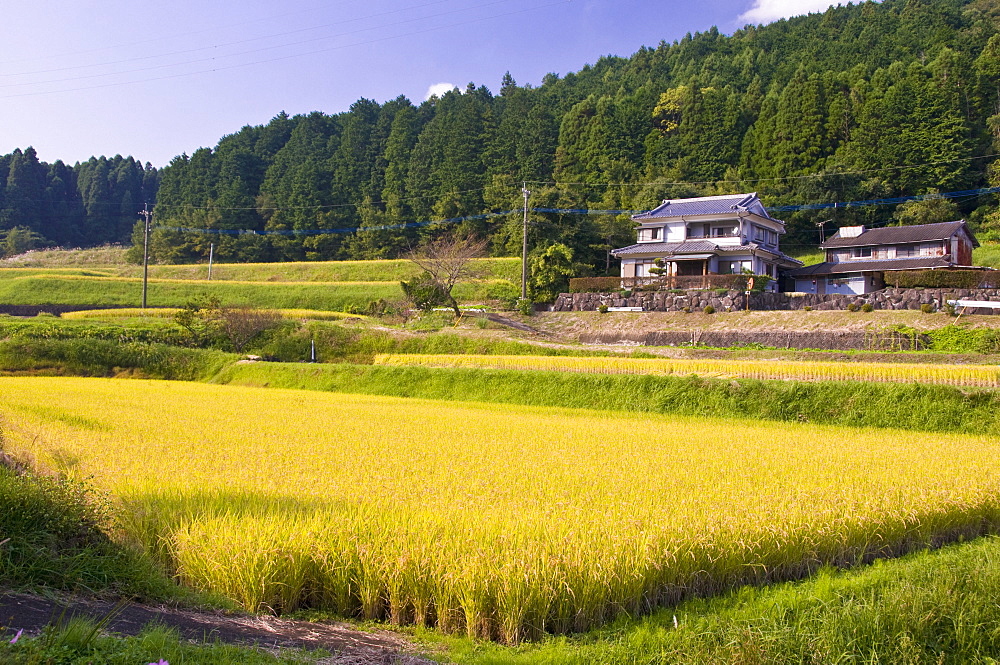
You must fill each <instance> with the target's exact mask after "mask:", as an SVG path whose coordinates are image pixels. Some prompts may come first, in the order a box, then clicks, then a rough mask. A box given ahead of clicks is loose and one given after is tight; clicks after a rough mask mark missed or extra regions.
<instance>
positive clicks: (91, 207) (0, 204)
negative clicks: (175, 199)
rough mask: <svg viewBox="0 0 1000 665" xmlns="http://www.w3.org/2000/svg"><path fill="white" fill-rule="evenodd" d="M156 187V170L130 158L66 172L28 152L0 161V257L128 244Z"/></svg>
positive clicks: (99, 160)
mask: <svg viewBox="0 0 1000 665" xmlns="http://www.w3.org/2000/svg"><path fill="white" fill-rule="evenodd" d="M158 187H159V173H158V172H157V170H156V169H154V168H153V166H152V165H151V164H148V163H147V164H146V165H145V166H143V165H142V164H141V163H140V162H137V161H136V160H134V159H133V158H131V157H122V156H121V155H116V156H115V157H113V158H111V159H108V158H107V157H100V158H96V157H92V158H90V159H89V160H87V161H86V162H84V163H82V164H79V163H78V164H75V165H74V166H66V165H65V164H64V163H62V162H61V161H57V162H55V163H53V164H46V163H45V162H40V161H38V155H37V154H36V153H35V150H34V148H30V147H29V148H27V149H25V150H24V151H21V150H15V151H14V152H12V153H10V154H9V155H0V240H2V242H0V255H2V254H16V253H20V252H23V251H25V250H30V249H34V248H36V247H44V246H48V245H60V246H63V247H77V246H94V245H101V244H105V243H116V242H128V241H129V238H130V237H131V235H132V227H133V225H134V224H135V220H136V217H137V212H138V211H139V210H142V208H143V205H144V204H148V205H149V206H152V205H153V204H154V203H155V202H156V190H157V188H158Z"/></svg>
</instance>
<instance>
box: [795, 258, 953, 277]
mask: <svg viewBox="0 0 1000 665" xmlns="http://www.w3.org/2000/svg"><path fill="white" fill-rule="evenodd" d="M954 266H955V264H954V263H953V262H952V261H950V260H949V259H946V258H945V257H943V256H923V257H918V258H913V259H878V260H875V261H856V260H855V261H840V262H839V263H817V264H815V265H811V266H806V267H804V268H797V269H795V270H790V271H788V274H789V275H790V276H792V277H809V276H811V275H843V274H847V273H852V272H869V271H876V272H882V271H886V270H920V269H926V268H951V267H954Z"/></svg>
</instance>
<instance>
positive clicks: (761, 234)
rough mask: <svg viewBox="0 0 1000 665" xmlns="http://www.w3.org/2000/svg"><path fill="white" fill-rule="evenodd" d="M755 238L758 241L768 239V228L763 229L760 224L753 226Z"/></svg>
mask: <svg viewBox="0 0 1000 665" xmlns="http://www.w3.org/2000/svg"><path fill="white" fill-rule="evenodd" d="M753 239H754V240H755V241H756V242H764V241H765V240H766V239H767V230H766V229H762V228H760V227H759V226H755V227H754V228H753Z"/></svg>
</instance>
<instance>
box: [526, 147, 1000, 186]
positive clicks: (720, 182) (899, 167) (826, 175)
mask: <svg viewBox="0 0 1000 665" xmlns="http://www.w3.org/2000/svg"><path fill="white" fill-rule="evenodd" d="M992 157H1000V153H991V154H988V155H975V156H973V157H956V158H954V159H946V160H942V161H938V162H926V163H924V164H907V165H897V166H885V167H882V168H877V169H863V170H858V171H836V172H830V173H809V174H806V175H791V176H776V177H774V178H743V179H738V180H676V181H672V182H658V181H652V182H555V181H552V180H528V181H527V182H528V183H529V184H533V185H555V186H556V187H567V186H573V187H666V186H670V185H724V184H731V183H751V182H774V181H779V180H803V179H809V178H830V177H834V176H844V175H864V174H866V173H884V172H886V171H898V170H905V169H920V168H925V167H928V166H938V165H940V164H953V163H955V162H969V161H973V160H976V159H990V158H992Z"/></svg>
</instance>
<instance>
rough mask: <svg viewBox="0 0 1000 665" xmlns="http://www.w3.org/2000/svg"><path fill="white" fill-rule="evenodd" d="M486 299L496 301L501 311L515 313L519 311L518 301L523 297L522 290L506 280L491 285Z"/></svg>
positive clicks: (487, 290)
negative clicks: (514, 311) (516, 310)
mask: <svg viewBox="0 0 1000 665" xmlns="http://www.w3.org/2000/svg"><path fill="white" fill-rule="evenodd" d="M486 297H487V298H489V299H490V300H495V301H496V303H497V305H498V306H499V308H500V309H502V310H504V311H513V310H515V309H517V301H518V299H519V298H520V297H521V289H520V288H519V287H517V286H515V285H514V284H513V283H511V282H508V281H506V280H504V281H502V282H496V283H494V284H490V285H489V287H488V288H487V289H486Z"/></svg>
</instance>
